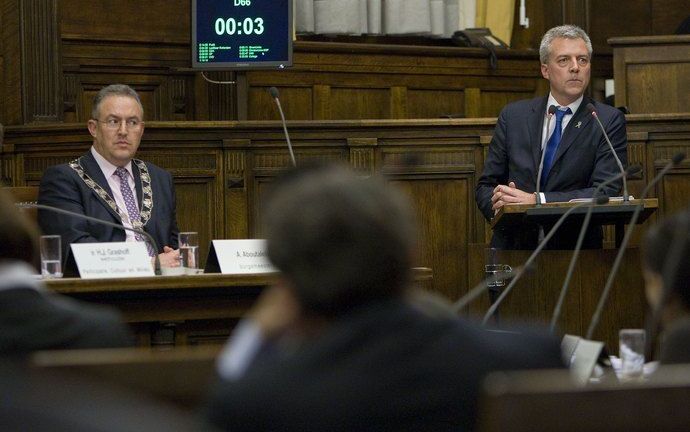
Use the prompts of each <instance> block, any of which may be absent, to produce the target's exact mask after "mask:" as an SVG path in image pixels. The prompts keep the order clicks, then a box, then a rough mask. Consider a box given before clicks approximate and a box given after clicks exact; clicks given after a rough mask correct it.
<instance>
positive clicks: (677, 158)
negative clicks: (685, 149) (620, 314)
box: [586, 153, 685, 339]
mask: <svg viewBox="0 0 690 432" xmlns="http://www.w3.org/2000/svg"><path fill="white" fill-rule="evenodd" d="M683 159H685V154H683V153H677V154H676V155H674V156H673V158H672V159H671V161H669V162H668V163H667V164H666V165H665V166H664V167H663V168H662V169H661V171H659V173H658V174H657V175H656V176H655V177H654V178H653V179H652V181H650V182H649V183H648V184H647V186H646V187H645V188H644V189H643V190H642V193H641V194H640V198H639V199H640V203H639V204H638V205H637V206H636V207H635V211H634V212H633V214H632V216H631V217H630V223H629V225H628V228H627V230H626V231H625V236H624V237H623V241H622V242H621V246H620V250H619V251H618V254H617V255H616V259H615V260H614V262H613V266H612V267H611V272H610V273H609V277H608V279H607V280H606V285H604V290H603V291H602V293H601V297H600V298H599V303H598V304H597V308H596V309H595V310H594V315H592V321H590V323H589V328H588V329H587V335H586V338H587V339H591V338H592V335H593V334H594V330H596V328H597V325H599V320H600V319H601V313H602V312H603V310H604V306H605V305H606V300H608V297H609V293H610V291H611V287H612V286H613V281H614V279H615V277H616V273H618V268H619V267H620V265H621V262H622V261H623V254H624V253H625V248H626V246H627V245H628V243H629V242H630V238H631V237H632V232H633V229H634V228H635V224H636V223H637V219H638V217H639V215H640V212H641V211H642V208H643V207H644V203H643V202H642V201H643V200H644V199H645V197H646V196H647V194H648V193H649V191H650V190H651V189H652V187H653V186H654V185H655V184H657V183H658V182H659V181H660V180H661V178H662V177H663V176H665V175H666V173H667V172H669V171H670V170H671V168H673V167H674V166H676V165H678V164H679V163H681V162H682V161H683Z"/></svg>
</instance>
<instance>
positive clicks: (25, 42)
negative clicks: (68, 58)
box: [19, 0, 62, 123]
mask: <svg viewBox="0 0 690 432" xmlns="http://www.w3.org/2000/svg"><path fill="white" fill-rule="evenodd" d="M19 7H20V9H19V10H20V16H21V21H22V25H21V26H20V28H21V35H22V38H21V40H22V54H21V61H22V66H23V67H22V93H23V114H24V115H23V117H24V118H23V120H24V122H25V123H30V122H46V121H53V122H55V121H59V120H61V119H62V93H61V88H60V85H61V83H60V72H61V68H60V60H61V57H60V39H59V29H58V20H57V1H56V0H50V1H43V2H23V1H22V2H19Z"/></svg>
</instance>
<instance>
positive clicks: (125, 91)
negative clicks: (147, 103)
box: [91, 84, 144, 120]
mask: <svg viewBox="0 0 690 432" xmlns="http://www.w3.org/2000/svg"><path fill="white" fill-rule="evenodd" d="M108 96H127V97H131V98H132V99H134V100H136V101H137V103H138V104H139V106H140V107H141V114H142V116H143V114H144V106H143V105H142V104H141V99H139V94H138V93H137V92H136V90H134V89H133V88H132V87H130V86H128V85H127V84H110V85H109V86H107V87H103V88H102V89H101V90H100V91H99V92H98V93H97V94H96V96H95V97H94V98H93V105H92V107H91V118H92V119H98V115H99V112H98V111H99V110H100V108H101V102H103V99H105V98H106V97H108ZM142 120H143V119H142Z"/></svg>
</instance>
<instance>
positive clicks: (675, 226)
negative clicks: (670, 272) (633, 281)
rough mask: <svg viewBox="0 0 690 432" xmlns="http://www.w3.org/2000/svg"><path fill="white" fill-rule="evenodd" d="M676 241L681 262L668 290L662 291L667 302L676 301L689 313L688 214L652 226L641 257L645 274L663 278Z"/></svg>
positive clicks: (689, 218) (685, 212)
mask: <svg viewBox="0 0 690 432" xmlns="http://www.w3.org/2000/svg"><path fill="white" fill-rule="evenodd" d="M679 236H682V238H681V237H679ZM677 238H678V239H679V241H682V242H683V244H682V248H681V249H682V250H681V257H682V259H681V260H680V261H679V265H678V268H677V269H676V276H675V278H674V280H673V281H672V284H671V286H669V287H664V290H665V291H666V293H667V298H669V297H670V298H676V299H678V300H679V301H680V302H681V303H682V305H683V307H685V308H686V309H688V310H690V284H689V283H688V281H690V266H689V265H688V264H687V259H688V254H689V253H690V211H688V210H686V211H683V212H680V213H677V214H675V215H673V216H671V217H668V218H666V219H664V220H663V221H662V222H660V223H658V224H656V225H655V226H653V227H652V228H651V229H650V230H649V231H648V232H647V235H646V237H645V241H644V244H643V249H642V256H643V260H644V265H645V266H646V268H647V270H649V271H651V272H653V273H656V274H659V275H663V271H664V265H665V263H666V261H667V260H668V259H669V256H668V255H669V252H670V250H671V245H672V244H673V242H674V241H676V239H677Z"/></svg>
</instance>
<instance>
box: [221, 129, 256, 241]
mask: <svg viewBox="0 0 690 432" xmlns="http://www.w3.org/2000/svg"><path fill="white" fill-rule="evenodd" d="M250 145H251V141H250V140H247V139H235V140H232V141H224V142H223V147H225V148H226V149H227V150H226V151H225V182H226V184H225V185H224V187H225V189H224V191H225V214H224V215H223V217H224V222H225V237H224V238H230V239H246V238H250V235H249V232H250V231H249V229H250V220H249V219H250V215H251V211H250V208H249V197H248V196H247V192H248V191H247V186H248V185H250V184H251V182H252V179H251V178H249V176H250V175H251V166H249V165H248V158H249V156H248V154H247V152H245V151H242V150H238V148H247V147H249V146H250Z"/></svg>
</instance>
